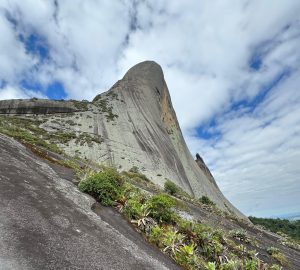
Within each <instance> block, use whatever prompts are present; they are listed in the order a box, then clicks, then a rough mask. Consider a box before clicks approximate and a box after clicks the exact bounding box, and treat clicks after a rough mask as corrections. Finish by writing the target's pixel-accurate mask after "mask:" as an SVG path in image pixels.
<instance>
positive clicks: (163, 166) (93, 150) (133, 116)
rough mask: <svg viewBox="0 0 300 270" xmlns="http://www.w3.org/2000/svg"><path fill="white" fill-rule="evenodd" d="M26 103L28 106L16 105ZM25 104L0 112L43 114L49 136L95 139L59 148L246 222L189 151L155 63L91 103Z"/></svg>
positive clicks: (2, 107)
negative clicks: (132, 172) (170, 186)
mask: <svg viewBox="0 0 300 270" xmlns="http://www.w3.org/2000/svg"><path fill="white" fill-rule="evenodd" d="M22 102H23V103H24V102H25V104H26V106H21V105H20V106H19V105H18V103H20V104H21V103H22ZM26 102H28V101H24V100H18V101H15V105H14V106H15V108H20V107H22V111H20V110H19V111H17V110H9V109H8V105H7V104H9V101H0V113H1V112H2V113H23V114H26V113H33V112H34V113H35V114H39V115H40V119H42V120H43V123H42V124H41V127H43V128H44V129H46V130H48V131H49V132H57V131H61V132H72V133H76V134H77V136H82V137H84V136H86V137H89V138H90V137H92V140H89V142H84V141H82V140H81V141H80V142H79V141H78V140H76V139H72V140H70V141H69V142H68V143H65V144H61V145H60V147H62V148H63V149H64V150H65V151H66V152H67V153H68V154H70V155H74V156H75V155H78V156H80V157H81V158H84V159H88V160H91V161H94V162H101V163H105V164H108V165H111V166H115V167H116V168H117V169H119V170H129V169H130V168H132V167H133V166H136V167H138V168H139V170H140V171H141V172H142V173H144V174H145V175H146V176H147V177H148V178H149V179H151V180H152V181H153V182H154V183H156V184H158V185H160V186H163V184H164V182H165V181H166V179H170V180H171V181H173V182H175V183H176V184H177V185H178V186H180V187H181V188H183V189H184V190H185V191H186V192H188V193H189V194H191V195H193V196H195V197H201V196H202V195H206V196H208V197H209V198H210V199H211V200H212V201H214V202H215V203H216V204H217V205H218V207H219V208H221V209H223V210H227V211H230V212H232V213H235V214H236V215H238V216H240V217H244V216H243V215H242V214H241V213H240V212H239V211H238V210H237V209H236V208H234V206H232V205H231V204H230V202H228V201H227V199H226V198H225V197H224V196H223V194H222V193H221V191H220V190H219V188H218V186H217V184H216V183H215V180H214V179H213V177H212V175H211V174H210V173H208V172H209V170H208V168H207V167H206V165H205V164H204V165H205V167H204V166H201V164H199V163H200V161H198V162H196V161H195V160H194V159H193V157H192V155H191V153H190V152H189V150H188V148H187V145H186V143H185V141H184V138H183V136H182V132H181V130H180V126H179V123H178V121H177V117H176V114H175V111H174V109H173V106H172V102H171V98H170V94H169V90H168V87H167V84H166V82H165V80H164V75H163V71H162V69H161V67H160V66H159V65H158V64H157V63H155V62H152V61H146V62H142V63H139V64H137V65H136V66H134V67H132V68H131V69H130V70H129V71H128V72H127V73H126V74H125V76H124V77H123V79H121V80H119V81H118V82H117V83H116V84H115V85H114V86H113V87H112V88H111V89H110V90H109V91H107V92H105V93H103V94H100V95H97V96H96V97H95V98H94V100H93V101H92V102H75V101H54V102H53V101H49V111H47V109H45V106H44V107H43V106H40V107H39V106H38V105H37V103H39V102H42V101H41V100H35V101H34V102H35V105H36V107H32V103H26ZM52 102H53V104H54V103H55V104H54V105H52ZM50 103H51V106H50ZM57 104H60V106H59V107H57ZM25 107H26V108H27V112H26V109H24V108H25ZM46 107H47V106H46ZM33 108H35V109H33ZM39 108H40V109H39ZM42 114H43V115H42ZM197 163H198V164H197ZM199 165H200V166H199Z"/></svg>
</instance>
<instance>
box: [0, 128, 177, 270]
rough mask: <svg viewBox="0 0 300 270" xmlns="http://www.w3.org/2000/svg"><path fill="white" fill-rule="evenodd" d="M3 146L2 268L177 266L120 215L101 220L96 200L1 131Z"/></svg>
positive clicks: (0, 193) (0, 145) (0, 201)
mask: <svg viewBox="0 0 300 270" xmlns="http://www.w3.org/2000/svg"><path fill="white" fill-rule="evenodd" d="M0 149H1V155H0V168H1V174H0V269H1V270H2V269H3V270H8V269H12V270H19V269H22V270H24V269H110V270H114V269H116V270H117V269H118V270H119V269H128V270H134V269H179V268H178V267H177V266H176V265H174V264H173V263H172V262H171V261H170V260H169V259H168V258H166V257H165V256H164V255H163V254H161V253H160V252H159V251H158V250H157V249H156V248H154V247H152V246H150V245H148V244H147V243H146V242H145V241H144V240H143V239H142V238H141V236H140V235H139V234H138V233H136V232H135V231H134V230H133V229H132V228H131V227H130V226H129V225H127V226H126V223H124V220H122V219H121V218H120V219H118V217H115V216H113V215H110V217H107V216H106V219H113V220H115V221H114V222H115V223H118V220H119V221H120V225H121V226H111V225H109V224H108V223H107V222H105V221H103V220H102V219H101V218H100V217H99V216H98V215H96V214H95V213H94V212H93V211H91V206H92V205H93V204H94V200H93V199H91V198H90V197H88V196H86V195H84V194H82V193H80V192H79V191H78V190H77V188H76V187H75V186H74V185H73V184H72V183H70V182H68V181H66V180H65V179H62V178H61V177H60V176H59V175H58V174H57V173H56V172H55V171H54V170H53V169H52V168H51V167H50V166H49V165H48V164H46V163H45V162H44V161H42V160H41V159H39V158H37V157H35V156H34V155H33V154H32V153H31V152H29V151H28V150H27V149H26V148H25V147H24V146H23V145H21V144H20V143H18V142H16V141H15V140H13V139H10V138H8V137H6V136H3V135H1V134H0ZM64 173H65V174H66V172H64ZM66 175H67V174H66ZM70 178H72V175H70ZM117 225H118V224H117ZM118 227H119V228H122V229H121V230H118Z"/></svg>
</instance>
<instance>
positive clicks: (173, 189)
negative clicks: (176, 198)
mask: <svg viewBox="0 0 300 270" xmlns="http://www.w3.org/2000/svg"><path fill="white" fill-rule="evenodd" d="M164 189H165V192H167V193H169V194H171V195H176V194H178V193H179V191H180V188H179V187H178V186H177V185H176V184H175V183H173V182H172V181H170V180H167V181H166V182H165V184H164Z"/></svg>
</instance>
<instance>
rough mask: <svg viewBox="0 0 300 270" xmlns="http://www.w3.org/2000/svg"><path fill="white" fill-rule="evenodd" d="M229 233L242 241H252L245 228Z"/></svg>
mask: <svg viewBox="0 0 300 270" xmlns="http://www.w3.org/2000/svg"><path fill="white" fill-rule="evenodd" d="M229 234H230V236H231V237H233V238H235V239H237V240H239V241H240V242H244V243H250V238H249V237H248V235H247V232H246V231H245V230H231V231H230V232H229Z"/></svg>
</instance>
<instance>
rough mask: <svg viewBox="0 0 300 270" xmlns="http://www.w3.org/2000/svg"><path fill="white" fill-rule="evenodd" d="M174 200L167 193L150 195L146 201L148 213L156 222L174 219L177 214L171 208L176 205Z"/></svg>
mask: <svg viewBox="0 0 300 270" xmlns="http://www.w3.org/2000/svg"><path fill="white" fill-rule="evenodd" d="M176 204H177V203H176V200H175V199H173V198H172V197H170V196H169V195H168V194H164V193H162V194H158V195H154V196H152V197H151V198H150V199H149V201H148V206H149V210H150V211H151V213H150V215H151V216H152V217H153V218H155V219H156V220H157V221H158V222H171V221H175V220H176V218H177V216H176V214H175V212H174V210H173V208H174V207H175V206H176Z"/></svg>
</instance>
